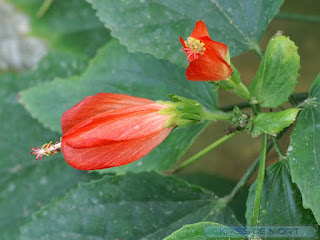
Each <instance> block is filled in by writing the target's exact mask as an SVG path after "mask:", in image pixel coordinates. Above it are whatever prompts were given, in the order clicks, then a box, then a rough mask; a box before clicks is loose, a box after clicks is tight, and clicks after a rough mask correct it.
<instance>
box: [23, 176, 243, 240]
mask: <svg viewBox="0 0 320 240" xmlns="http://www.w3.org/2000/svg"><path fill="white" fill-rule="evenodd" d="M198 221H215V222H221V223H222V224H238V222H237V220H236V219H235V217H234V215H233V214H232V212H231V210H230V209H229V208H228V207H226V206H224V205H221V204H220V202H219V200H218V198H217V197H216V196H215V195H214V194H213V193H211V192H208V191H205V190H203V189H202V188H199V187H197V186H192V185H189V184H188V183H186V182H184V181H181V180H178V179H176V178H174V177H171V176H161V175H159V174H157V173H154V172H152V173H140V174H130V173H129V174H127V175H124V176H114V177H111V176H105V177H104V178H103V179H101V180H97V181H92V182H90V183H81V184H80V185H79V186H78V187H77V188H76V189H74V190H72V191H70V192H69V193H67V194H66V195H65V196H63V197H61V198H58V199H56V200H54V201H52V202H51V203H50V204H48V205H46V206H45V207H43V208H42V209H41V210H40V211H38V212H37V213H36V214H34V215H33V218H32V221H30V222H29V223H28V224H26V225H25V226H24V227H22V232H21V239H24V240H27V239H32V240H34V239H39V240H41V239H48V238H49V239H61V240H63V239H68V240H71V239H106V238H107V239H126V240H129V239H134V240H138V239H150V240H154V239H163V238H164V237H165V236H167V235H169V234H170V233H172V232H173V231H175V230H177V229H179V228H181V227H182V226H183V225H185V224H191V223H195V222H198Z"/></svg>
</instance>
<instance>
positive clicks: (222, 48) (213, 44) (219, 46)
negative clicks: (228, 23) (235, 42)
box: [199, 37, 228, 59]
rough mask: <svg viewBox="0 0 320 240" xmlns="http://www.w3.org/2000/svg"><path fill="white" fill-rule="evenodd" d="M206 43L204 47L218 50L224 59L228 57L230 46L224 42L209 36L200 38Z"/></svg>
mask: <svg viewBox="0 0 320 240" xmlns="http://www.w3.org/2000/svg"><path fill="white" fill-rule="evenodd" d="M199 40H200V41H201V42H203V43H204V47H205V48H206V49H208V48H210V49H211V50H212V51H218V52H219V54H220V55H221V57H222V58H223V59H226V55H227V52H228V47H227V45H225V44H224V43H221V42H217V41H213V40H212V39H211V38H209V37H202V38H200V39H199Z"/></svg>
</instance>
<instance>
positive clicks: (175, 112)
mask: <svg viewBox="0 0 320 240" xmlns="http://www.w3.org/2000/svg"><path fill="white" fill-rule="evenodd" d="M168 97H169V98H171V99H172V100H173V102H171V101H157V102H158V103H160V104H163V105H168V106H169V107H167V108H165V109H162V110H160V111H159V113H160V114H162V115H170V118H169V119H168V120H167V122H166V124H165V125H164V127H175V126H177V127H185V126H188V125H194V124H198V123H200V122H201V121H202V120H203V116H204V113H205V111H204V108H203V106H202V105H201V104H200V103H199V102H198V101H195V100H191V99H188V98H184V97H180V96H177V95H171V94H170V95H168Z"/></svg>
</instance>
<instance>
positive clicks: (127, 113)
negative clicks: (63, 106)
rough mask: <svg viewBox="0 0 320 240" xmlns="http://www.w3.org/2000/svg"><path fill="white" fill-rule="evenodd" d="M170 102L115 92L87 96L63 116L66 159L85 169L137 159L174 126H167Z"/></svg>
mask: <svg viewBox="0 0 320 240" xmlns="http://www.w3.org/2000/svg"><path fill="white" fill-rule="evenodd" d="M167 107H168V106H167V105H164V104H160V103H157V102H155V101H152V100H149V99H145V98H139V97H132V96H128V95H123V94H115V93H99V94H97V95H94V96H89V97H86V98H85V99H84V100H82V101H81V102H80V103H78V104H77V105H75V106H74V107H73V108H70V109H69V110H67V111H66V112H65V113H64V114H63V116H62V118H61V128H62V133H63V137H62V142H61V148H62V152H63V155H64V157H65V159H66V161H67V162H68V163H69V164H70V165H71V166H73V167H75V168H77V169H81V170H94V169H102V168H109V167H116V166H121V165H125V164H128V163H131V162H133V161H136V160H138V159H140V158H142V157H143V156H145V155H146V154H148V153H149V152H150V151H151V150H152V149H154V148H155V147H156V146H158V145H159V144H160V143H161V142H162V141H163V140H164V139H165V138H166V137H167V136H168V135H169V133H170V132H171V130H172V129H173V127H168V128H165V127H164V125H165V123H166V121H167V120H168V119H169V117H170V116H169V115H163V114H160V113H159V111H160V110H161V109H164V108H167Z"/></svg>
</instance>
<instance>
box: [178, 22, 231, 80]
mask: <svg viewBox="0 0 320 240" xmlns="http://www.w3.org/2000/svg"><path fill="white" fill-rule="evenodd" d="M180 42H181V44H182V45H183V48H182V50H183V51H185V53H186V55H187V59H188V60H189V62H190V64H189V67H188V68H187V71H186V75H187V79H188V80H192V81H218V80H225V79H228V78H229V77H230V75H231V73H232V70H231V67H230V65H229V64H228V63H227V61H226V55H227V52H228V47H227V45H225V44H223V43H220V42H216V41H213V40H212V39H211V38H210V36H209V33H208V30H207V27H206V25H205V24H204V22H203V21H201V20H200V21H198V22H197V23H196V26H195V28H194V30H193V32H192V34H191V35H190V37H189V38H188V39H187V40H186V41H184V40H183V39H182V38H181V37H180Z"/></svg>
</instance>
